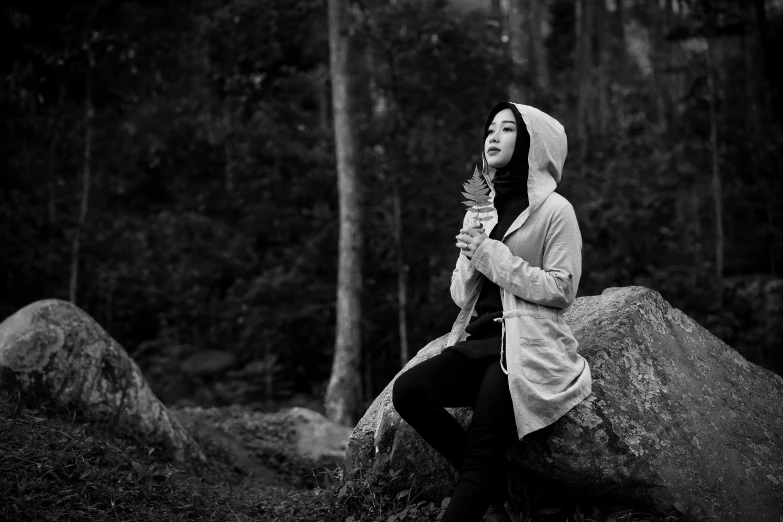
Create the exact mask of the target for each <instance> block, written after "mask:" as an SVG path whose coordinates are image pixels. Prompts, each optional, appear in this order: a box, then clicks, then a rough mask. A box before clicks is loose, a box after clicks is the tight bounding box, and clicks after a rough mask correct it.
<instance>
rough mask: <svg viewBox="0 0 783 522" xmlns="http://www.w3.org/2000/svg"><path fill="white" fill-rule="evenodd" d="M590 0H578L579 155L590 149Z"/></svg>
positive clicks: (577, 115) (583, 155) (577, 82)
mask: <svg viewBox="0 0 783 522" xmlns="http://www.w3.org/2000/svg"><path fill="white" fill-rule="evenodd" d="M590 4H591V2H590V1H588V0H576V17H575V27H576V51H575V52H576V57H575V58H576V77H577V80H576V84H577V89H578V95H577V109H576V118H577V125H576V127H577V135H578V136H579V155H580V156H581V158H582V159H585V158H586V157H587V151H588V143H587V142H588V135H589V129H588V116H587V115H588V110H587V108H588V104H589V103H590V62H591V57H590V55H591V53H590V33H589V30H588V28H589V25H588V21H589V20H590V19H591V17H590V7H589V6H590Z"/></svg>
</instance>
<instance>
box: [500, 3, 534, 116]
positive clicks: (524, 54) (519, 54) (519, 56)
mask: <svg viewBox="0 0 783 522" xmlns="http://www.w3.org/2000/svg"><path fill="white" fill-rule="evenodd" d="M501 5H502V6H503V7H504V11H505V13H506V19H507V20H508V50H509V57H510V58H511V67H512V71H511V84H510V85H509V88H508V95H509V99H510V100H511V101H513V102H518V103H530V101H529V100H528V99H527V96H528V92H527V89H525V86H524V78H525V76H526V75H527V73H528V56H529V52H528V50H529V46H528V39H527V37H528V34H527V33H526V32H525V31H523V30H522V28H523V27H524V26H526V25H527V24H526V19H527V12H526V9H525V8H526V7H527V0H502V2H501Z"/></svg>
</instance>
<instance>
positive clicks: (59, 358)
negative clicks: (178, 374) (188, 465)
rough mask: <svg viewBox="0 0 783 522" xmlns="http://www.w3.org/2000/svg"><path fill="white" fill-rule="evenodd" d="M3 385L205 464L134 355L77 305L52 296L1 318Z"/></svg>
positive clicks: (180, 457) (0, 383) (0, 379)
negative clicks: (116, 427)
mask: <svg viewBox="0 0 783 522" xmlns="http://www.w3.org/2000/svg"><path fill="white" fill-rule="evenodd" d="M0 388H4V389H9V390H18V391H20V392H21V393H22V395H23V396H26V397H28V398H42V399H44V400H48V401H52V402H53V403H54V404H57V405H58V406H61V407H65V408H70V409H75V410H77V411H80V412H82V413H83V414H84V415H85V416H86V417H88V418H90V419H93V420H103V421H110V422H112V423H114V425H116V426H118V427H119V428H122V429H125V430H127V431H129V432H130V433H132V434H134V435H136V436H138V437H140V438H141V439H142V440H144V441H147V442H148V443H151V444H161V445H162V446H163V447H164V448H166V449H167V450H168V451H169V452H170V454H171V456H172V457H173V458H175V459H176V460H178V461H180V462H181V461H184V460H185V459H189V458H196V459H198V460H200V461H202V462H203V461H205V456H204V454H203V452H202V451H201V448H200V447H199V445H198V443H196V441H195V440H194V439H193V438H192V437H191V436H190V435H189V434H188V432H187V431H185V429H184V428H183V427H182V425H181V424H180V423H179V421H178V420H177V419H176V418H174V417H172V416H171V415H170V414H169V411H168V409H166V406H165V405H164V404H163V403H161V402H160V401H159V400H158V398H157V397H156V396H155V394H154V393H152V390H151V389H150V387H149V386H148V385H147V381H146V380H145V379H144V376H143V375H142V373H141V370H139V367H138V366H137V365H136V363H135V362H134V361H133V359H132V358H131V357H130V356H129V355H128V353H127V352H126V351H125V350H124V349H123V348H122V347H121V346H120V345H119V344H117V342H116V341H114V339H112V338H111V337H110V336H109V334H107V333H106V331H105V330H104V329H103V328H101V327H100V325H98V323H97V322H95V320H93V319H92V317H90V316H89V315H87V313H85V312H84V311H83V310H81V309H80V308H78V307H77V306H76V305H74V304H72V303H69V302H66V301H60V300H56V299H50V300H45V301H37V302H35V303H33V304H31V305H28V306H26V307H24V308H22V309H21V310H19V311H18V312H16V313H15V314H14V315H12V316H10V317H9V318H7V319H6V320H5V321H3V322H2V323H0Z"/></svg>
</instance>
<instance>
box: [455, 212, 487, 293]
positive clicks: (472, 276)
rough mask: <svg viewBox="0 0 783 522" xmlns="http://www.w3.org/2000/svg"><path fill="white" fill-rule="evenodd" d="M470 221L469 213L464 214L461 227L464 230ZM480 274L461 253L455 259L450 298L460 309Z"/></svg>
mask: <svg viewBox="0 0 783 522" xmlns="http://www.w3.org/2000/svg"><path fill="white" fill-rule="evenodd" d="M469 221H470V213H469V212H467V213H465V218H464V219H463V220H462V227H463V228H464V227H465V226H466V225H467V224H468V223H469ZM480 277H481V272H479V271H478V270H476V269H475V268H474V267H472V266H471V263H470V259H468V257H467V256H466V255H464V254H463V253H462V252H460V254H459V258H457V266H456V267H455V268H454V271H453V272H452V273H451V298H452V299H453V300H454V302H455V303H456V304H457V306H459V307H460V308H462V307H463V306H465V303H466V302H467V301H468V297H469V296H470V292H471V291H472V290H473V287H474V286H476V283H477V282H478V280H479V278H480Z"/></svg>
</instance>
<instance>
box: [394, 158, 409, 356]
mask: <svg viewBox="0 0 783 522" xmlns="http://www.w3.org/2000/svg"><path fill="white" fill-rule="evenodd" d="M392 201H393V204H394V215H393V216H392V222H393V226H392V229H393V233H394V249H395V250H396V251H397V259H396V264H397V325H398V328H399V333H400V363H401V364H400V366H401V367H402V366H405V364H406V363H407V362H408V359H409V353H408V322H407V309H408V273H407V271H408V267H407V265H406V264H405V256H404V255H403V250H402V201H401V197H400V176H399V173H398V172H395V173H394V189H393V194H392Z"/></svg>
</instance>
